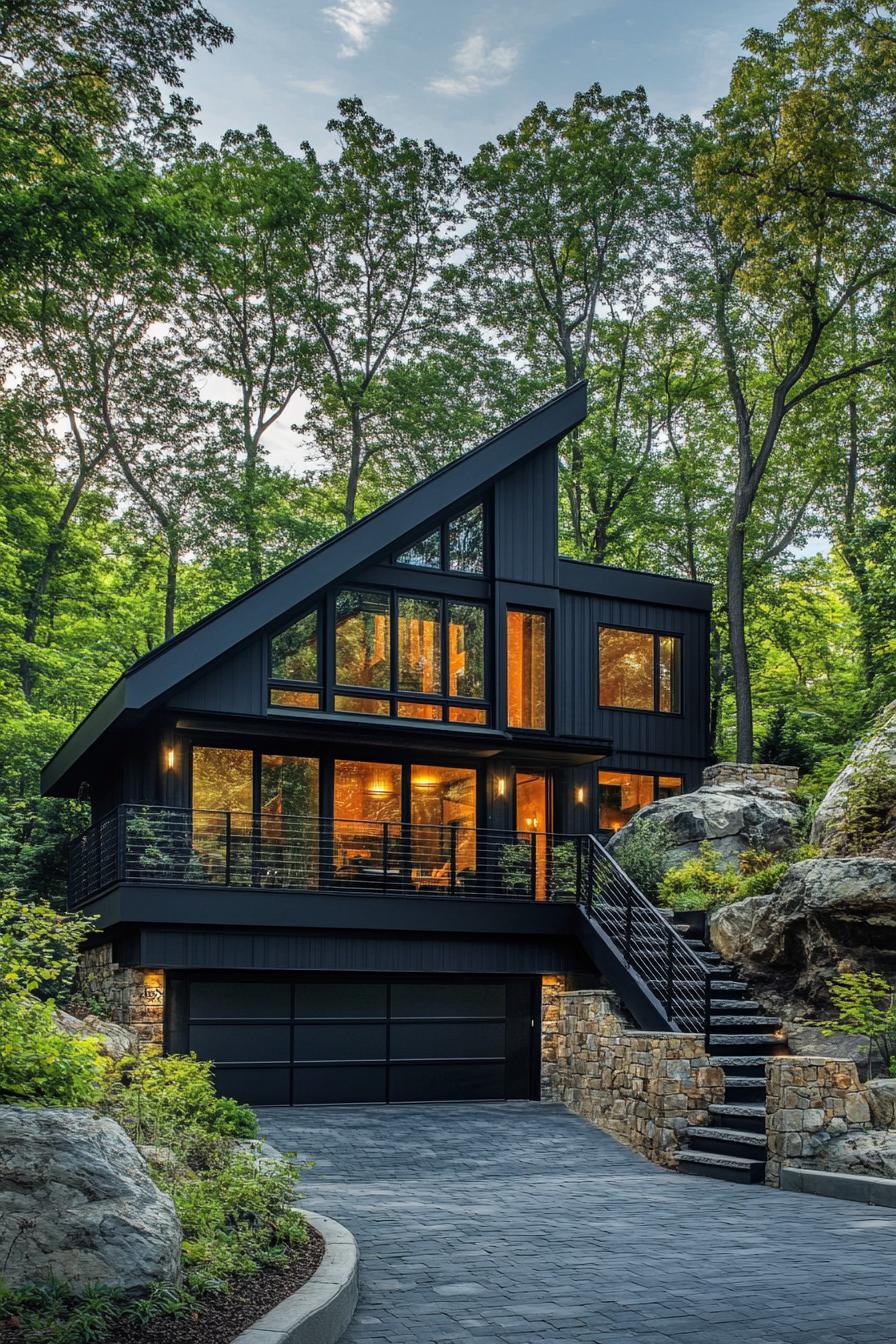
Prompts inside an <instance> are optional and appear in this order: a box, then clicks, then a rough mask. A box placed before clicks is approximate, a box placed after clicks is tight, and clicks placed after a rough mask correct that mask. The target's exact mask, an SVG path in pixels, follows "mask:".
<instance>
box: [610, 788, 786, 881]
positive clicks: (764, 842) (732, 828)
mask: <svg viewBox="0 0 896 1344" xmlns="http://www.w3.org/2000/svg"><path fill="white" fill-rule="evenodd" d="M801 815H802V813H801V809H800V806H799V804H798V803H796V802H794V800H793V798H791V797H790V795H789V794H788V793H786V792H785V791H784V790H783V789H772V788H766V787H764V786H762V785H756V784H704V785H703V787H702V788H699V789H696V790H695V791H694V792H693V793H682V794H679V795H678V797H675V798H661V799H660V801H659V802H656V803H650V804H649V805H648V806H647V807H644V808H642V809H641V811H640V812H639V813H638V815H637V817H636V818H635V819H634V820H633V821H631V822H629V824H628V825H627V826H623V828H622V829H621V830H619V831H617V832H616V834H615V835H614V836H613V837H612V839H611V840H610V842H609V848H610V849H611V850H612V849H615V848H616V847H617V846H618V845H619V844H620V843H621V842H622V840H623V839H624V838H625V836H626V835H628V834H629V833H630V831H631V827H632V826H633V825H636V824H637V823H638V822H640V821H646V820H648V819H652V820H656V821H661V822H662V823H663V825H664V826H665V827H666V830H667V832H668V835H669V843H670V851H669V856H668V858H669V867H670V868H671V867H675V866H677V865H678V864H679V863H683V862H684V861H685V859H690V858H693V857H694V856H695V855H696V854H697V853H698V851H699V849H700V845H701V844H702V843H703V841H704V840H708V841H709V843H710V844H711V845H712V847H713V849H714V850H715V851H716V852H717V853H718V854H719V855H720V856H721V857H722V859H723V860H724V861H725V863H726V864H728V865H730V866H732V867H733V866H734V865H735V864H736V863H737V860H738V856H739V855H740V853H741V852H742V851H743V850H745V849H767V850H771V851H772V852H773V853H782V852H784V851H787V850H789V849H793V848H794V846H795V845H797V844H798V843H799V825H800V820H801Z"/></svg>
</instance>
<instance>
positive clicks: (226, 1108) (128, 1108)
mask: <svg viewBox="0 0 896 1344" xmlns="http://www.w3.org/2000/svg"><path fill="white" fill-rule="evenodd" d="M103 1104H104V1109H105V1110H106V1111H107V1112H108V1113H109V1114H110V1115H111V1116H112V1117H113V1118H114V1119H115V1120H117V1121H118V1123H119V1124H120V1125H121V1126H122V1127H123V1128H124V1129H125V1130H126V1131H127V1132H128V1134H130V1136H131V1138H133V1139H134V1141H135V1142H137V1143H160V1144H165V1145H167V1146H170V1145H171V1142H172V1140H173V1139H181V1140H183V1138H184V1136H185V1135H188V1134H192V1135H195V1134H196V1133H199V1134H205V1135H221V1136H226V1137H230V1138H241V1139H251V1138H254V1137H255V1135H256V1133H257V1132H258V1121H257V1120H256V1118H255V1113H254V1111H252V1110H250V1108H249V1107H248V1106H242V1105H241V1104H240V1103H239V1102H238V1101H234V1100H233V1098H232V1097H221V1096H218V1094H217V1093H216V1092H215V1088H214V1084H213V1082H212V1065H211V1062H210V1061H209V1060H200V1059H197V1058H196V1056H195V1055H141V1056H140V1057H139V1058H135V1057H133V1056H126V1057H125V1058H124V1059H121V1060H119V1061H118V1062H117V1063H115V1064H110V1066H109V1077H108V1081H107V1088H106V1096H105V1099H104V1103H103Z"/></svg>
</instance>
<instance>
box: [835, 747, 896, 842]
mask: <svg viewBox="0 0 896 1344" xmlns="http://www.w3.org/2000/svg"><path fill="white" fill-rule="evenodd" d="M894 820H896V770H894V769H893V767H892V765H891V764H890V762H889V761H888V759H887V758H886V757H885V756H884V755H882V754H878V755H876V756H871V757H869V758H868V760H866V761H863V762H860V763H859V765H857V767H856V770H855V774H854V775H853V778H852V780H851V781H850V784H849V787H848V788H847V790H846V797H845V799H844V806H843V816H842V818H841V820H840V823H839V825H838V827H837V835H836V842H835V843H836V848H837V849H838V850H839V851H840V852H841V853H843V854H868V853H870V852H871V851H873V850H875V849H877V847H878V846H879V845H880V843H881V842H882V840H883V839H884V838H885V837H886V835H887V832H888V831H890V830H892V829H893V825H894Z"/></svg>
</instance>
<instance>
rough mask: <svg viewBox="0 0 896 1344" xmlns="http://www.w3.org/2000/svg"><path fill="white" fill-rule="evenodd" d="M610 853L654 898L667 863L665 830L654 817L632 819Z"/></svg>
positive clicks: (666, 834)
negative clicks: (626, 830) (625, 833)
mask: <svg viewBox="0 0 896 1344" xmlns="http://www.w3.org/2000/svg"><path fill="white" fill-rule="evenodd" d="M613 857H614V859H615V860H616V862H617V863H618V864H619V867H620V868H621V869H622V870H623V872H625V873H627V874H628V876H629V877H630V878H631V880H632V881H633V882H634V884H635V886H636V887H640V888H641V890H642V891H643V893H644V895H645V896H647V897H648V899H649V900H651V901H655V900H657V897H658V893H659V887H660V883H661V881H662V879H663V875H664V873H665V871H666V869H667V867H668V866H669V831H668V828H667V827H666V826H665V824H664V823H663V822H662V821H660V820H659V819H658V818H653V817H646V818H644V819H643V820H642V821H634V822H632V824H631V826H630V827H629V828H628V834H627V835H626V836H625V837H624V838H623V839H622V840H620V842H619V844H618V845H616V846H615V847H614V849H613Z"/></svg>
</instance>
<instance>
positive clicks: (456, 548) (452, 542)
mask: <svg viewBox="0 0 896 1344" xmlns="http://www.w3.org/2000/svg"><path fill="white" fill-rule="evenodd" d="M395 563H396V565H415V566H416V567H417V568H418V569H446V570H449V571H451V572H452V573H455V574H484V573H485V513H484V510H483V507H482V505H481V504H476V505H475V506H474V507H473V508H472V509H468V510H467V512H466V513H462V514H459V515H458V517H456V518H451V519H450V520H449V521H448V522H447V523H442V525H441V526H440V527H437V528H435V529H434V530H433V531H432V532H428V533H427V534H426V536H425V537H419V538H418V539H417V540H416V541H415V542H414V543H413V544H412V545H411V546H409V547H408V548H407V550H404V551H402V552H401V554H400V555H396V556H395Z"/></svg>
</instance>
